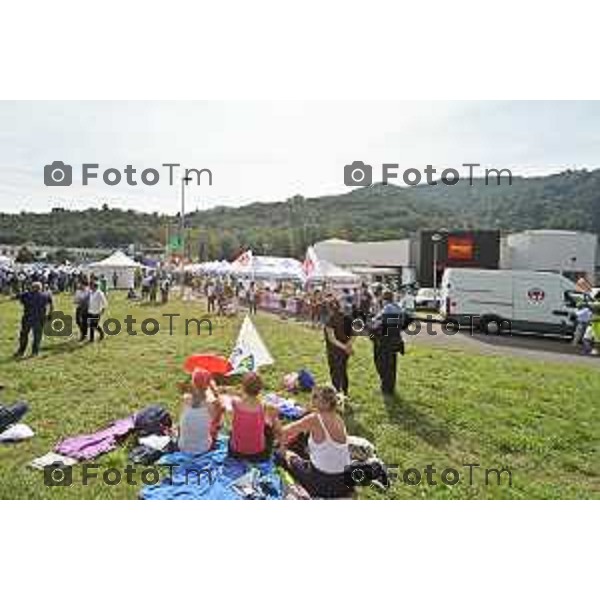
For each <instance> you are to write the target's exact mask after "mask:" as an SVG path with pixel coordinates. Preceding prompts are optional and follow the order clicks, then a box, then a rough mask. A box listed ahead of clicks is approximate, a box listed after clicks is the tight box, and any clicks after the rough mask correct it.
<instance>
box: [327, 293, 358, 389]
mask: <svg viewBox="0 0 600 600" xmlns="http://www.w3.org/2000/svg"><path fill="white" fill-rule="evenodd" d="M328 308H329V315H328V318H327V321H326V323H325V348H326V350H327V363H328V365H329V374H330V376H331V383H332V384H333V387H334V388H335V389H336V390H337V391H338V392H342V393H343V394H344V395H345V396H347V395H348V386H349V381H348V358H349V356H350V355H351V354H352V342H353V338H352V337H351V335H350V332H349V331H348V327H347V319H346V318H345V315H344V314H343V313H342V311H341V309H340V305H339V302H338V301H337V300H336V299H335V298H330V299H329V302H328Z"/></svg>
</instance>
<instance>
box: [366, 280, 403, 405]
mask: <svg viewBox="0 0 600 600" xmlns="http://www.w3.org/2000/svg"><path fill="white" fill-rule="evenodd" d="M381 300H382V304H383V308H382V309H381V311H379V313H378V314H377V315H376V316H375V318H374V319H373V323H372V325H371V339H372V340H373V359H374V362H375V368H376V369H377V373H378V374H379V379H380V381H381V392H382V393H383V395H384V396H393V395H394V393H395V389H396V369H397V354H398V353H400V354H404V341H403V340H402V330H403V329H404V327H405V316H406V315H405V313H404V311H403V310H402V308H401V307H400V306H399V305H398V304H396V303H395V302H394V294H393V293H392V292H390V291H389V290H388V291H385V292H383V294H382V297H381Z"/></svg>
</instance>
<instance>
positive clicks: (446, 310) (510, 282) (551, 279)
mask: <svg viewBox="0 0 600 600" xmlns="http://www.w3.org/2000/svg"><path fill="white" fill-rule="evenodd" d="M582 296H583V298H582ZM586 299H587V300H591V298H590V297H589V295H587V294H583V293H582V292H578V291H576V289H575V284H574V283H573V282H572V281H571V280H570V279H567V278H566V277H563V276H562V275H559V274H557V273H544V272H538V271H516V270H515V271H513V270H484V269H446V271H445V272H444V276H443V278H442V289H441V308H440V312H441V314H442V316H443V317H444V318H447V319H449V318H452V319H454V320H457V321H458V322H460V323H463V322H464V323H467V322H468V323H471V324H473V326H475V327H479V328H480V329H481V330H482V331H484V332H485V333H501V332H502V331H508V332H513V331H521V332H528V333H542V334H554V335H560V336H567V337H568V336H572V335H573V331H574V328H575V319H574V313H575V310H576V308H577V305H578V304H579V303H580V302H581V301H582V300H584V301H585V300H586Z"/></svg>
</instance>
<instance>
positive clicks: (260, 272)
mask: <svg viewBox="0 0 600 600" xmlns="http://www.w3.org/2000/svg"><path fill="white" fill-rule="evenodd" d="M231 266H232V273H233V274H235V275H240V276H246V277H250V278H254V279H295V280H302V279H303V273H302V264H301V263H300V261H298V260H296V259H295V258H286V257H282V256H254V255H250V256H249V258H248V260H246V261H245V262H244V263H241V262H240V261H234V262H233V263H232V265H231Z"/></svg>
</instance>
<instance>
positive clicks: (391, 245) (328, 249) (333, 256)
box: [314, 239, 415, 282]
mask: <svg viewBox="0 0 600 600" xmlns="http://www.w3.org/2000/svg"><path fill="white" fill-rule="evenodd" d="M314 248H315V252H316V254H317V256H318V257H319V258H320V259H322V260H326V261H328V262H330V263H333V264H335V265H339V266H340V267H344V268H346V269H349V270H350V271H352V272H354V273H356V274H358V275H371V276H377V275H400V274H402V279H403V280H407V281H406V282H409V281H414V277H415V276H414V268H412V265H411V262H410V255H411V241H410V240H409V239H405V240H390V241H383V242H348V241H347V240H339V239H329V240H323V241H321V242H317V243H316V244H315V246H314Z"/></svg>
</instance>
